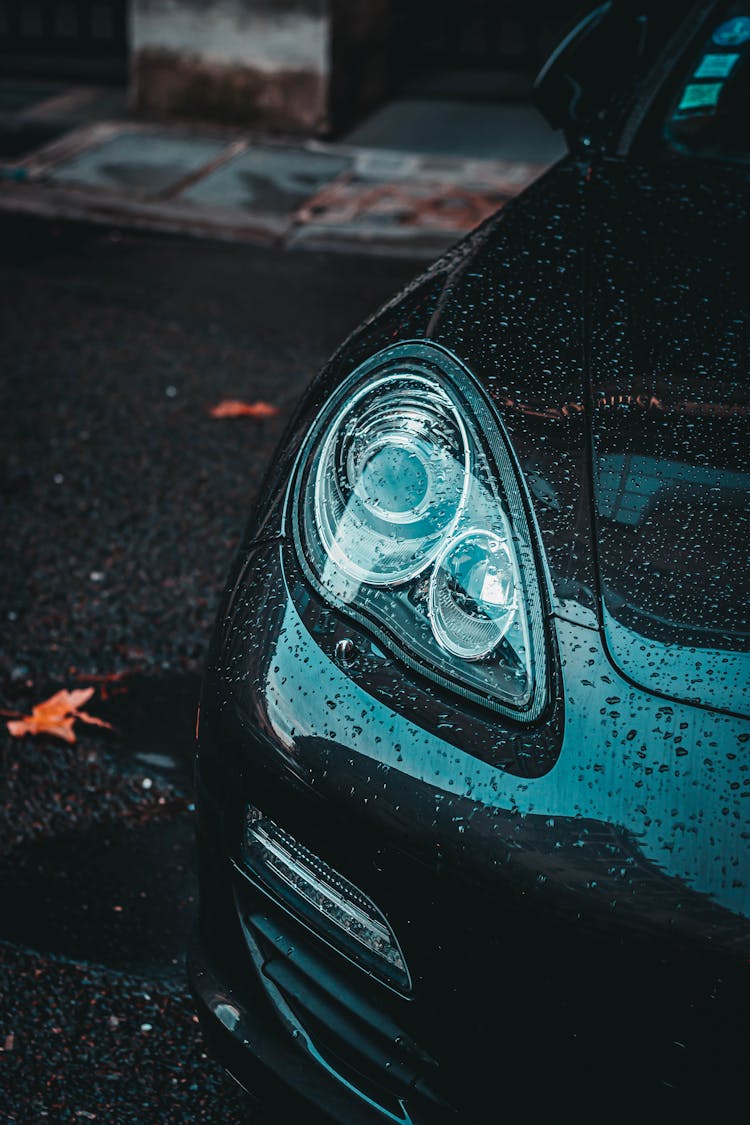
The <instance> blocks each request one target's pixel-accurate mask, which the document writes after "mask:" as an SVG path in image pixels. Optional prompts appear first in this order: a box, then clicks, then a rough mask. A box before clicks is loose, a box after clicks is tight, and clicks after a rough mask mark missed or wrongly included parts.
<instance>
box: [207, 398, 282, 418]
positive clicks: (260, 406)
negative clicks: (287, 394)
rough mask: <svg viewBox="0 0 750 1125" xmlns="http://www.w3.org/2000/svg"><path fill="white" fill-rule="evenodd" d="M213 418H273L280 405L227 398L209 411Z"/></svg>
mask: <svg viewBox="0 0 750 1125" xmlns="http://www.w3.org/2000/svg"><path fill="white" fill-rule="evenodd" d="M209 413H210V415H211V417H212V418H273V417H275V415H276V414H278V413H279V408H278V406H272V405H271V403H270V402H263V401H262V399H258V401H257V402H243V401H242V399H239V398H225V399H222V401H221V402H220V403H219V404H218V405H217V406H212V407H211V410H210V411H209Z"/></svg>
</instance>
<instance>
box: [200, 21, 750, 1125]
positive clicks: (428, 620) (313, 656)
mask: <svg viewBox="0 0 750 1125" xmlns="http://www.w3.org/2000/svg"><path fill="white" fill-rule="evenodd" d="M749 75H750V3H748V2H747V0H743V2H733V3H726V2H722V3H705V2H704V3H698V4H693V5H687V4H679V3H674V2H663V0H659V2H656V0H654V2H651V3H649V2H648V0H645V2H641V3H638V2H632V0H613V2H611V3H609V4H603V5H600V6H599V7H598V8H596V9H595V10H594V11H593V12H591V13H588V14H587V15H586V16H585V17H584V18H583V20H582V21H580V22H579V23H578V24H577V25H576V27H575V28H574V29H573V31H572V32H571V33H570V35H569V36H568V37H567V38H566V39H565V40H564V41H563V43H562V44H561V46H560V47H559V48H558V50H557V51H556V52H555V54H554V55H553V56H552V58H551V59H550V61H549V62H548V63H547V64H546V65H545V67H544V69H543V71H542V73H541V74H540V76H539V79H538V82H537V95H536V96H537V101H538V104H539V106H540V108H541V109H542V110H543V111H544V112H545V113H546V115H547V117H548V118H549V119H550V121H551V122H552V123H553V124H554V125H556V126H557V127H560V128H563V129H564V130H565V133H566V136H567V138H568V142H569V151H568V154H567V155H566V156H565V157H564V158H563V159H562V160H561V161H560V162H559V163H558V164H556V165H555V166H554V167H553V168H551V169H550V170H548V171H547V172H546V173H545V174H544V175H543V176H542V177H541V178H540V179H538V180H537V181H536V182H535V183H534V184H533V185H532V186H531V187H529V188H528V189H527V190H526V191H525V192H524V193H523V194H522V195H520V196H519V197H518V198H517V199H515V200H514V201H513V202H512V203H510V204H509V205H507V206H506V207H505V208H504V209H502V210H501V211H499V212H498V213H497V214H496V215H494V216H492V217H491V218H490V219H489V220H488V221H486V222H485V223H484V224H483V225H482V226H481V227H480V228H478V229H477V230H476V231H475V232H473V233H472V234H470V235H469V236H468V237H467V238H466V239H465V240H464V241H462V242H461V243H459V244H458V245H457V246H456V247H455V248H453V249H452V250H451V251H449V252H448V253H447V254H446V255H444V256H443V257H442V258H441V259H439V260H438V261H437V262H436V263H435V264H434V265H432V266H431V267H430V268H428V269H427V270H426V272H424V273H422V274H421V276H419V277H418V278H417V279H416V280H415V281H414V282H413V283H412V284H411V285H409V286H408V287H407V289H406V290H405V291H404V292H402V293H401V294H399V295H398V296H397V297H395V298H394V299H393V300H392V301H390V302H389V303H388V304H386V305H385V306H384V307H383V308H381V309H380V310H379V311H378V312H377V313H375V314H374V315H373V316H372V317H371V318H370V319H369V320H367V321H366V322H365V323H364V324H362V325H361V326H360V327H359V328H358V329H357V330H356V331H355V332H354V333H353V334H352V335H351V337H350V338H349V339H348V340H346V341H345V343H344V344H343V345H342V346H341V347H340V349H339V350H338V351H337V352H336V354H335V355H334V356H333V358H332V359H331V360H330V362H329V363H328V364H327V365H326V366H325V368H324V369H323V370H322V372H320V373H319V374H318V375H317V377H315V378H314V379H313V381H312V383H311V385H310V387H309V390H308V391H307V393H306V395H305V397H304V399H303V401H302V403H301V404H300V406H299V408H298V410H297V412H296V415H295V416H294V418H293V420H292V421H291V424H290V427H289V429H288V431H287V434H286V436H285V438H284V440H283V442H282V445H281V447H280V449H279V451H278V455H277V457H276V459H275V460H274V463H273V464H272V465H271V467H270V471H269V473H268V476H267V479H266V483H265V485H264V487H263V489H262V492H261V495H260V497H259V499H258V501H257V505H256V508H255V512H254V514H253V516H252V518H251V521H250V524H249V528H248V530H247V533H246V536H245V539H244V541H243V544H242V548H241V550H240V552H239V555H238V557H237V560H236V563H235V565H234V567H233V570H232V573H231V575H230V578H229V581H228V584H227V587H226V592H225V594H224V596H223V600H222V603H221V608H220V612H219V615H218V622H217V626H216V631H215V634H214V638H213V641H212V644H211V648H210V655H209V660H208V666H207V671H206V675H205V680H204V685H203V691H202V698H201V707H200V717H199V732H198V755H197V765H196V792H197V798H196V800H197V807H198V813H197V819H198V839H199V860H200V880H201V907H200V919H199V923H198V925H197V929H196V932H195V934H194V937H193V940H192V945H191V952H190V975H191V981H192V988H193V991H194V994H195V997H196V1001H197V1004H198V1007H199V1011H200V1017H201V1021H202V1024H203V1027H204V1029H205V1032H206V1034H207V1036H208V1038H209V1040H210V1043H211V1046H212V1050H213V1051H214V1052H215V1053H216V1055H217V1057H218V1058H219V1059H220V1060H221V1061H222V1062H223V1063H224V1065H225V1066H226V1067H227V1068H228V1069H229V1071H230V1072H231V1073H232V1074H233V1075H234V1076H235V1077H236V1078H237V1080H238V1081H239V1082H241V1083H242V1084H243V1085H244V1086H245V1087H246V1088H247V1089H249V1090H251V1091H253V1092H256V1093H257V1092H258V1091H259V1090H262V1091H264V1092H265V1094H264V1096H271V1097H274V1098H277V1099H279V1100H278V1102H276V1103H275V1104H276V1105H277V1107H278V1106H282V1105H283V1106H284V1107H285V1108H284V1111H283V1114H287V1113H294V1114H296V1116H290V1117H288V1118H287V1117H285V1116H283V1114H282V1111H281V1110H280V1109H277V1117H276V1119H278V1120H281V1119H289V1120H300V1121H313V1120H317V1119H318V1118H320V1119H323V1120H328V1121H335V1122H339V1123H341V1125H376V1123H379V1122H398V1123H402V1125H409V1123H411V1125H433V1123H438V1122H444V1121H462V1122H485V1121H494V1120H500V1119H501V1115H502V1114H503V1113H506V1112H513V1113H516V1112H523V1113H524V1115H525V1117H526V1118H527V1119H529V1120H531V1121H533V1122H537V1121H545V1122H546V1121H556V1120H559V1119H561V1118H562V1117H567V1116H568V1114H569V1113H570V1112H575V1113H577V1114H578V1116H579V1119H581V1120H586V1119H594V1117H596V1119H597V1120H598V1119H600V1117H601V1115H602V1113H603V1112H606V1113H607V1114H608V1115H609V1116H610V1117H611V1116H612V1115H613V1114H614V1115H615V1117H617V1115H618V1113H619V1112H621V1111H623V1110H624V1108H625V1107H626V1106H630V1108H631V1109H632V1108H634V1107H639V1112H640V1113H641V1114H642V1113H643V1111H644V1107H645V1110H646V1112H647V1115H648V1116H650V1115H651V1114H652V1113H653V1114H655V1113H656V1110H657V1107H658V1106H660V1105H662V1103H663V1104H664V1106H665V1107H666V1109H667V1110H668V1109H669V1106H670V1105H672V1106H676V1105H678V1104H681V1105H682V1104H684V1105H688V1106H689V1105H690V1104H693V1105H697V1104H698V1101H699V1099H701V1098H703V1097H705V1096H710V1097H711V1098H712V1099H713V1101H714V1105H715V1107H717V1108H720V1107H721V1106H722V1104H724V1105H725V1106H729V1105H730V1104H731V1102H730V1100H729V1099H730V1094H731V1093H732V1092H734V1093H735V1094H737V1093H738V1092H740V1093H741V1091H742V1088H743V1081H744V1076H745V1071H746V1067H747V1055H748V1047H749V1046H750V1040H749V1036H748V1030H747V1029H748V1020H747V1012H748V1000H750V988H749V986H748V975H749V974H750V965H749V964H748V961H749V960H750V887H749V878H750V646H749V645H748V636H749V633H750V617H749V606H750V596H749V595H750V578H749V576H748V546H749V544H750V505H749V501H748V484H749V483H750V435H749V434H748V414H749V412H750V395H749V381H748V366H749V361H750V302H749V301H748V296H749V295H750V285H748V279H749V276H750V270H749V263H750V255H749V254H748V245H749V244H748V237H747V232H748V203H749V199H750V194H749V190H748V189H749V182H748V172H749V170H750V144H749V141H750V134H749V133H748V129H747V126H746V121H747V117H746V111H747V107H748V76H749ZM290 1107H291V1108H290Z"/></svg>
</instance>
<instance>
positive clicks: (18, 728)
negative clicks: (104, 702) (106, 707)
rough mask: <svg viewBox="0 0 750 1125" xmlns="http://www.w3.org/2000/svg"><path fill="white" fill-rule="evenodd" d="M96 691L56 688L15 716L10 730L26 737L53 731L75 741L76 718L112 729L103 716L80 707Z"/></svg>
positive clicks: (14, 733) (54, 733)
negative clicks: (57, 689) (92, 713)
mask: <svg viewBox="0 0 750 1125" xmlns="http://www.w3.org/2000/svg"><path fill="white" fill-rule="evenodd" d="M93 694H94V689H93V688H92V687H90V688H77V689H76V690H75V691H66V690H65V689H63V690H62V691H58V692H55V694H54V695H51V696H50V697H49V699H45V700H44V702H43V703H37V705H36V707H34V708H32V711H31V714H30V715H23V716H22V717H21V718H20V719H12V720H11V721H10V722H9V723H7V727H8V730H9V731H10V733H11V734H12V735H13V737H14V738H23V736H24V735H26V734H51V735H54V736H55V738H62V739H63V741H64V742H75V740H76V736H75V732H74V730H73V724H74V723H75V721H76V719H80V720H81V722H82V723H91V724H92V726H97V727H106V728H107V729H108V730H111V729H112V724H111V723H106V722H105V721H104V719H97V718H96V716H95V715H89V713H88V712H87V711H82V710H81V707H83V705H84V703H88V701H89V700H90V699H91V696H92V695H93Z"/></svg>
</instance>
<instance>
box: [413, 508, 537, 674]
mask: <svg viewBox="0 0 750 1125" xmlns="http://www.w3.org/2000/svg"><path fill="white" fill-rule="evenodd" d="M519 588H520V580H519V575H518V568H517V565H516V561H515V558H514V555H513V551H512V548H511V547H510V544H509V543H508V540H507V538H506V537H505V536H501V535H498V534H497V533H496V532H494V531H485V530H482V529H476V528H471V529H470V530H468V531H464V532H463V533H462V534H461V535H458V536H456V537H455V538H454V539H451V540H449V541H448V543H446V545H445V547H444V548H443V550H442V551H441V552H440V554H439V555H438V557H437V559H436V560H435V569H434V570H433V573H432V579H431V581H430V594H429V613H430V621H431V623H432V628H433V632H434V634H435V639H436V640H437V642H438V644H439V645H441V646H442V647H443V648H444V649H445V650H446V652H450V653H452V655H453V656H458V657H460V658H461V659H462V660H481V659H482V658H483V657H485V656H488V655H489V654H490V653H491V652H494V650H495V649H496V648H497V646H498V645H499V644H500V641H501V640H502V639H503V637H504V636H505V634H506V633H507V632H508V630H509V629H510V627H511V625H512V624H513V622H514V620H515V617H516V614H517V612H518V592H519Z"/></svg>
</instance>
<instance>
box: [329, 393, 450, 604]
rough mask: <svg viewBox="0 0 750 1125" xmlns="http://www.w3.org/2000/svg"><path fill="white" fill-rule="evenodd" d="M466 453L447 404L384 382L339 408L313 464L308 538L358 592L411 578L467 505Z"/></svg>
mask: <svg viewBox="0 0 750 1125" xmlns="http://www.w3.org/2000/svg"><path fill="white" fill-rule="evenodd" d="M468 467H469V449H468V441H467V436H466V432H465V430H464V427H463V423H462V422H461V418H460V416H459V415H458V413H457V412H456V409H455V406H454V404H453V403H452V402H451V400H450V398H449V397H448V396H447V395H446V394H445V393H444V392H443V391H441V389H440V388H439V387H438V388H435V387H433V386H431V385H430V384H429V383H428V382H427V381H426V380H425V379H423V378H420V377H417V376H412V377H407V378H404V377H403V376H401V377H399V375H397V374H388V375H384V376H383V377H382V378H380V379H376V380H374V381H373V382H372V383H370V384H366V385H365V386H363V387H361V388H360V389H359V390H358V391H357V393H356V394H354V395H353V396H352V397H351V399H349V400H348V401H346V402H344V403H342V404H341V406H340V407H339V410H338V412H337V414H336V416H335V417H334V418H333V419H332V421H331V424H330V427H329V429H328V434H327V436H326V438H325V439H324V442H323V446H322V449H321V451H320V456H319V457H318V458H317V466H316V472H315V483H314V518H315V524H316V530H317V532H318V534H319V535H320V538H321V540H322V542H323V545H324V547H325V550H326V553H327V554H328V557H329V558H330V559H332V560H334V561H335V563H336V565H337V566H339V567H341V569H342V570H343V571H344V572H345V573H346V574H347V575H349V577H351V578H354V579H356V580H357V581H358V582H366V583H369V584H370V585H372V586H388V585H390V584H397V583H399V582H405V581H407V580H408V579H410V578H414V576H415V575H417V574H419V573H420V571H422V570H424V568H425V566H426V565H427V564H428V563H429V562H430V560H431V559H432V558H434V556H435V554H436V552H437V550H438V549H439V547H440V544H441V542H442V541H443V539H444V537H445V534H446V532H447V531H448V530H449V529H450V528H451V527H452V526H453V525H454V523H455V521H456V518H457V516H458V514H459V513H460V511H461V508H462V506H463V504H464V501H465V498H466V490H467V483H468V479H469V478H468Z"/></svg>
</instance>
